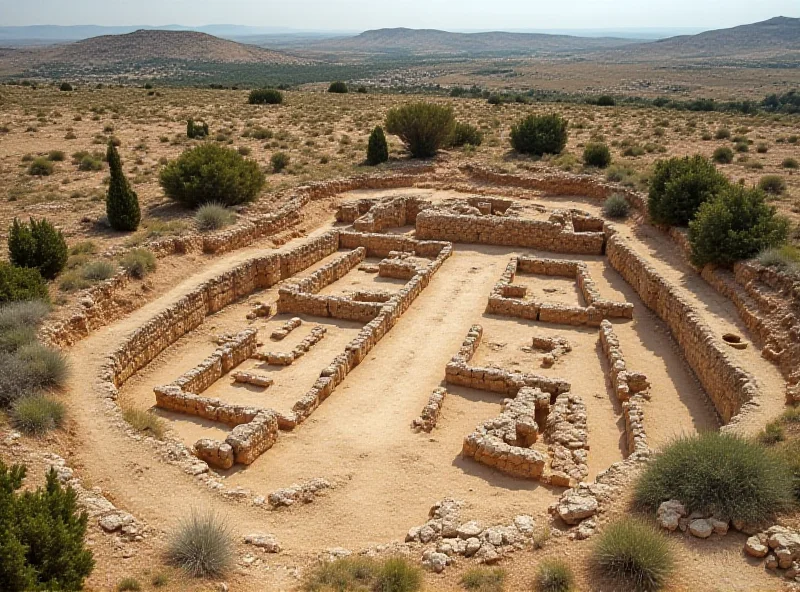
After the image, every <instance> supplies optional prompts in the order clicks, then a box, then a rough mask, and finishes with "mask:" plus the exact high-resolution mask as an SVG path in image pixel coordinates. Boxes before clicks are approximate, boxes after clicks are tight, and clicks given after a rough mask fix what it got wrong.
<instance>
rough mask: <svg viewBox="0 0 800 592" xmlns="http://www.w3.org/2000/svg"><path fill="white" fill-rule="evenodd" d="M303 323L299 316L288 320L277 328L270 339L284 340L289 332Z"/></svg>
mask: <svg viewBox="0 0 800 592" xmlns="http://www.w3.org/2000/svg"><path fill="white" fill-rule="evenodd" d="M302 324H303V321H302V319H300V318H298V317H293V318H291V319H289V320H288V321H286V322H285V323H284V324H283V325H281V326H280V328H278V329H275V330H274V331H273V332H272V333H271V334H270V336H269V338H270V339H272V340H274V341H282V340H283V339H286V337H288V335H289V333H291V332H292V331H294V330H295V329H297V328H298V327H299V326H300V325H302Z"/></svg>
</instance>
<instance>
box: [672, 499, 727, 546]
mask: <svg viewBox="0 0 800 592" xmlns="http://www.w3.org/2000/svg"><path fill="white" fill-rule="evenodd" d="M656 521H657V522H658V524H659V526H661V528H664V529H666V530H669V531H670V532H675V531H676V530H680V531H681V532H688V533H689V534H691V535H692V536H694V537H697V538H699V539H707V538H708V537H710V536H711V535H712V534H715V533H716V534H718V535H720V536H723V535H725V534H727V533H728V530H729V529H730V526H731V521H730V520H728V519H727V518H721V517H719V516H714V515H711V514H703V513H702V512H692V513H691V514H690V513H689V512H688V511H687V510H686V507H685V506H684V505H683V504H682V503H681V502H680V501H679V500H669V501H666V502H664V503H662V504H661V505H660V506H659V507H658V511H657V512H656Z"/></svg>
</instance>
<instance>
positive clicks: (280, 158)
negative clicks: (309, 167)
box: [269, 152, 291, 174]
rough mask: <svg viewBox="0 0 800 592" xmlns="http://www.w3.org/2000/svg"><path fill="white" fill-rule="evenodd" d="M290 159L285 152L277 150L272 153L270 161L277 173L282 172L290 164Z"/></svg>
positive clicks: (273, 170)
mask: <svg viewBox="0 0 800 592" xmlns="http://www.w3.org/2000/svg"><path fill="white" fill-rule="evenodd" d="M290 161H291V158H290V157H289V155H288V154H286V153H285V152H276V153H275V154H273V155H272V158H270V159H269V163H270V164H271V165H272V172H273V173H275V174H277V173H280V172H281V171H282V170H283V169H285V168H286V167H287V166H289V162H290Z"/></svg>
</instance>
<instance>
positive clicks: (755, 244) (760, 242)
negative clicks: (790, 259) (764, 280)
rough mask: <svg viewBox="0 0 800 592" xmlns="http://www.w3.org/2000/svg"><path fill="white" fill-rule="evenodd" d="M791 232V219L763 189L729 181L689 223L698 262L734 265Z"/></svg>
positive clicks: (772, 244) (779, 240) (777, 244)
mask: <svg viewBox="0 0 800 592" xmlns="http://www.w3.org/2000/svg"><path fill="white" fill-rule="evenodd" d="M788 235H789V221H788V220H787V219H786V218H784V217H782V216H778V215H777V214H776V211H775V208H774V207H772V206H770V205H768V204H767V203H766V197H765V194H764V192H763V191H761V190H759V189H747V188H745V187H742V186H741V185H730V186H728V187H727V188H725V189H723V190H722V192H721V193H720V194H719V195H718V196H717V197H716V198H714V199H713V200H711V201H708V202H706V203H704V204H703V205H701V206H700V209H699V210H698V211H697V216H696V217H695V219H694V220H692V221H691V222H690V223H689V243H690V244H691V247H692V261H693V262H694V263H695V265H700V266H702V265H705V264H707V263H716V264H718V265H732V264H733V263H735V262H736V261H740V260H742V259H749V258H750V257H754V256H755V255H757V254H758V253H759V252H760V251H762V250H764V249H767V248H770V247H777V246H780V245H781V244H782V243H784V242H785V241H786V237H787V236H788Z"/></svg>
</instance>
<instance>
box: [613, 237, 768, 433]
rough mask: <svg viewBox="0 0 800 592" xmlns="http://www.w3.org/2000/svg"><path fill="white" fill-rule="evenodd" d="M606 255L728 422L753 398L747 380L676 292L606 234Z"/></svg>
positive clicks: (718, 338)
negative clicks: (662, 325)
mask: <svg viewBox="0 0 800 592" xmlns="http://www.w3.org/2000/svg"><path fill="white" fill-rule="evenodd" d="M607 234H608V235H609V238H608V240H607V241H606V254H607V255H608V261H609V263H610V264H611V266H612V267H613V268H614V269H616V270H617V271H618V272H619V274H620V275H621V276H622V277H623V278H624V279H625V280H626V281H627V282H628V284H630V285H631V286H632V287H633V288H634V289H635V290H636V292H637V294H639V297H640V298H641V299H642V302H644V303H645V305H647V307H648V308H650V309H651V310H653V311H654V312H655V313H656V315H658V317H659V318H660V319H661V320H663V321H664V322H665V323H666V324H667V326H668V327H669V329H670V331H671V332H672V335H673V336H674V337H675V340H676V341H677V342H678V345H679V346H680V348H681V351H682V352H683V355H684V357H685V358H686V361H687V362H688V364H689V366H690V367H691V368H692V370H693V371H694V373H695V374H696V375H697V377H698V379H699V380H700V383H701V384H702V385H703V388H704V389H705V391H706V393H708V395H709V397H710V398H711V400H712V402H713V403H714V406H715V407H716V410H717V413H719V415H720V417H721V418H722V420H723V421H724V422H725V423H728V422H731V420H732V419H733V418H734V417H736V416H737V415H738V414H739V413H741V412H743V411H744V410H745V408H746V407H747V406H748V404H750V405H752V404H753V403H755V401H754V399H756V397H757V395H758V389H757V388H756V385H755V381H754V379H753V376H752V375H751V374H750V373H749V372H747V370H745V369H744V368H741V367H740V366H739V365H738V364H737V363H736V361H735V360H734V359H733V358H732V357H731V356H730V355H729V354H728V352H727V347H726V346H725V345H724V343H723V342H722V336H721V335H717V334H716V333H715V332H714V331H713V330H712V329H711V328H710V327H709V326H708V325H706V324H705V323H704V322H703V320H702V316H701V314H700V313H699V312H698V311H696V310H695V309H694V308H693V306H692V305H691V304H690V303H689V302H688V301H687V300H686V299H684V298H683V297H682V296H681V295H680V293H679V291H678V289H677V288H676V287H675V286H673V285H672V284H671V283H670V282H669V281H668V280H667V279H666V278H664V277H662V276H661V275H660V274H659V273H658V272H657V271H656V270H655V269H654V268H653V267H651V266H650V265H649V264H648V263H647V261H645V259H644V258H642V257H641V256H640V255H638V254H637V253H636V252H635V251H634V250H633V249H632V248H631V247H630V246H628V245H627V244H626V243H625V241H624V239H623V238H622V237H621V236H619V235H617V234H616V233H615V231H614V230H613V229H610V228H607Z"/></svg>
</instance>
